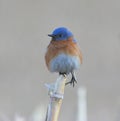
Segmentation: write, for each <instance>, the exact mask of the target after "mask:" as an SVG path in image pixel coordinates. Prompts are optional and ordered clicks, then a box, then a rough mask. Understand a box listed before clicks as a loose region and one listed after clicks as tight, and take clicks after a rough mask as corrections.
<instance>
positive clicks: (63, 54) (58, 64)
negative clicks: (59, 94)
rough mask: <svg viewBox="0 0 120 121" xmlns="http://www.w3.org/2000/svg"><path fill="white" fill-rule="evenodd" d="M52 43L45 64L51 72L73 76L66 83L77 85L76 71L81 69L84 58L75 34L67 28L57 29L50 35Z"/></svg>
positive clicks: (47, 51)
mask: <svg viewBox="0 0 120 121" xmlns="http://www.w3.org/2000/svg"><path fill="white" fill-rule="evenodd" d="M48 36H49V37H51V41H50V43H49V45H48V46H47V50H46V53H45V63H46V66H47V68H48V70H49V71H50V72H57V73H59V74H60V75H64V76H65V75H69V74H71V80H70V81H69V82H66V85H67V84H71V85H72V86H73V87H74V85H75V83H77V79H76V76H75V70H77V69H79V68H80V65H81V64H82V60H83V56H82V52H81V50H80V48H79V46H78V44H77V40H76V39H75V38H74V35H73V33H72V32H71V31H70V30H69V29H68V28H66V27H57V28H55V29H54V30H53V32H52V34H48Z"/></svg>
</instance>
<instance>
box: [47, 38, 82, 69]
mask: <svg viewBox="0 0 120 121" xmlns="http://www.w3.org/2000/svg"><path fill="white" fill-rule="evenodd" d="M61 53H64V54H68V55H71V56H72V55H73V56H78V57H79V59H80V62H81V63H82V53H81V51H80V49H79V47H78V45H77V44H76V43H75V42H73V41H72V40H71V39H69V40H63V41H54V40H51V42H50V44H49V45H48V48H47V52H46V54H45V61H46V65H47V67H48V69H49V63H50V61H51V60H52V59H53V58H54V57H56V56H57V55H59V54H61Z"/></svg>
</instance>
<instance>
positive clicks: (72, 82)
mask: <svg viewBox="0 0 120 121" xmlns="http://www.w3.org/2000/svg"><path fill="white" fill-rule="evenodd" d="M75 83H77V81H76V79H75V77H72V79H71V81H69V82H67V83H65V85H68V84H71V85H73V87H74V86H75Z"/></svg>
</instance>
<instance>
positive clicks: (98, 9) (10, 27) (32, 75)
mask: <svg viewBox="0 0 120 121" xmlns="http://www.w3.org/2000/svg"><path fill="white" fill-rule="evenodd" d="M59 26H65V27H67V28H69V29H70V30H71V31H72V32H73V33H74V36H75V38H76V39H77V40H78V44H79V45H80V47H81V50H82V53H83V57H84V59H83V64H82V65H81V68H80V70H79V71H77V78H78V84H77V85H76V86H75V88H72V87H71V86H67V87H66V89H65V97H64V100H63V105H62V109H61V110H62V111H61V113H60V119H59V121H64V120H65V121H75V120H76V117H77V112H78V97H77V90H78V88H79V87H80V86H84V87H85V88H86V89H87V116H88V117H87V119H88V121H96V120H97V121H120V116H119V115H120V1H119V0H60V1H58V0H51V1H50V0H0V121H2V120H3V118H4V119H5V117H6V118H9V120H11V121H12V120H14V117H15V116H16V115H21V116H23V117H25V118H26V119H27V120H29V119H30V118H33V117H35V116H36V115H37V113H38V115H39V114H40V115H45V113H44V112H45V111H46V108H47V104H48V102H49V97H48V94H47V90H46V87H45V86H44V84H45V83H49V82H53V81H55V80H56V78H57V77H58V75H57V74H55V73H54V74H51V73H50V72H49V71H48V70H47V68H46V65H45V62H44V54H45V52H46V48H47V45H48V44H49V42H50V38H49V37H48V36H47V34H49V33H51V32H52V31H53V29H54V28H56V27H59ZM41 110H42V111H43V112H42V113H40V112H41ZM36 117H37V116H36ZM43 117H44V116H43ZM34 119H35V118H34ZM6 120H7V119H6ZM41 120H44V118H43V119H41ZM34 121H35V120H34ZM36 121H37V119H36Z"/></svg>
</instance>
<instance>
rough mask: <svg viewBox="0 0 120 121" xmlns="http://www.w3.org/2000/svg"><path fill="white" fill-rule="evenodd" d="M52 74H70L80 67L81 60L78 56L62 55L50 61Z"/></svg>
mask: <svg viewBox="0 0 120 121" xmlns="http://www.w3.org/2000/svg"><path fill="white" fill-rule="evenodd" d="M49 67H50V68H49V69H50V71H51V72H61V73H70V72H72V71H73V70H75V69H78V68H79V67H80V60H79V57H77V56H70V55H66V54H60V55H58V56H56V57H55V58H54V59H52V60H51V61H50V65H49Z"/></svg>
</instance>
